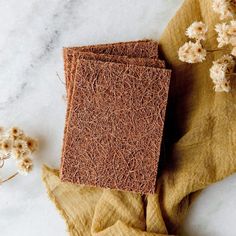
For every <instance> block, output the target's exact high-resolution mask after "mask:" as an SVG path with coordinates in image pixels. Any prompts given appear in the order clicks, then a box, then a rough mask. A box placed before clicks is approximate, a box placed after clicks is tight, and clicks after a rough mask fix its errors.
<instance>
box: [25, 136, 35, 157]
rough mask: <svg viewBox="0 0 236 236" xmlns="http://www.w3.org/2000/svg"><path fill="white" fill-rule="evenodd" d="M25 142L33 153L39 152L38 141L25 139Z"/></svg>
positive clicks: (29, 138)
mask: <svg viewBox="0 0 236 236" xmlns="http://www.w3.org/2000/svg"><path fill="white" fill-rule="evenodd" d="M24 141H25V142H26V144H27V147H28V149H29V151H30V152H31V153H33V152H35V151H37V149H38V141H37V140H36V139H33V138H31V137H25V138H24Z"/></svg>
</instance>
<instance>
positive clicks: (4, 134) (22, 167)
mask: <svg viewBox="0 0 236 236" xmlns="http://www.w3.org/2000/svg"><path fill="white" fill-rule="evenodd" d="M37 149H38V141H37V140H35V139H33V138H31V137H29V136H27V135H26V134H25V133H24V132H23V130H21V129H19V128H18V127H12V128H11V129H9V130H6V131H5V129H4V128H3V127H0V168H3V167H4V163H5V161H6V160H8V159H10V158H14V159H16V161H17V169H18V170H17V172H16V173H14V174H13V175H11V176H9V177H8V178H6V179H4V180H2V179H0V185H1V184H2V183H5V182H7V181H8V180H10V179H12V178H14V177H16V176H17V175H18V174H22V175H27V174H28V173H30V172H31V171H32V168H33V161H32V160H31V158H30V157H31V156H32V154H33V153H34V152H35V151H36V150H37Z"/></svg>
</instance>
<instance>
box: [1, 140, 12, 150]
mask: <svg viewBox="0 0 236 236" xmlns="http://www.w3.org/2000/svg"><path fill="white" fill-rule="evenodd" d="M1 150H2V151H3V152H4V153H9V152H11V150H12V140H11V139H9V138H6V139H2V140H1Z"/></svg>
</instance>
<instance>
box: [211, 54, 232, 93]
mask: <svg viewBox="0 0 236 236" xmlns="http://www.w3.org/2000/svg"><path fill="white" fill-rule="evenodd" d="M234 66H235V62H234V59H233V57H232V56H230V55H224V56H223V57H221V58H220V59H218V60H216V61H213V65H212V67H211V68H210V77H211V79H212V81H213V83H214V89H215V91H216V92H229V91H230V89H231V88H230V76H231V74H232V73H233V70H234Z"/></svg>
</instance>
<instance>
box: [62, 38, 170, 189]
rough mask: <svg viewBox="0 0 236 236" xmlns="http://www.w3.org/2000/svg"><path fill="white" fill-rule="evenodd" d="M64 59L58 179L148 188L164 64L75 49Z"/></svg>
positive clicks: (164, 86) (164, 93) (160, 118)
mask: <svg viewBox="0 0 236 236" xmlns="http://www.w3.org/2000/svg"><path fill="white" fill-rule="evenodd" d="M132 44H134V42H132ZM117 45H121V44H117ZM122 50H123V49H122ZM122 50H121V52H122V53H123V51H122ZM146 50H147V49H146ZM64 52H65V51H64ZM102 52H104V51H102ZM105 52H107V51H105ZM115 52H116V53H117V54H119V51H118V50H116V51H115ZM122 53H120V54H122ZM64 55H65V54H64ZM73 61H74V62H73ZM67 65H69V67H67V70H69V71H70V76H69V77H67V79H68V78H69V80H68V81H69V83H68V88H67V91H68V109H67V122H66V127H65V135H64V146H63V152H62V165H61V179H62V180H63V181H69V182H73V183H79V184H86V185H93V186H100V187H107V188H116V189H121V190H129V191H135V192H142V193H154V191H155V183H156V176H157V166H158V161H159V155H160V145H161V139H162V132H163V127H164V118H165V110H166V104H167V97H168V89H169V82H170V75H171V72H170V70H166V69H161V68H163V67H165V64H164V62H163V61H161V60H158V59H157V58H147V59H145V58H129V57H127V56H115V55H106V54H94V53H91V52H90V53H84V52H80V51H79V50H77V51H76V52H74V54H73V56H72V60H71V61H70V62H69V63H68V64H67ZM73 67H74V68H73ZM158 67H160V68H158ZM68 81H67V82H68Z"/></svg>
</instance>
